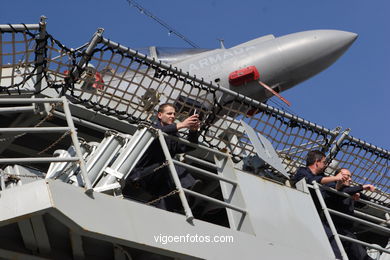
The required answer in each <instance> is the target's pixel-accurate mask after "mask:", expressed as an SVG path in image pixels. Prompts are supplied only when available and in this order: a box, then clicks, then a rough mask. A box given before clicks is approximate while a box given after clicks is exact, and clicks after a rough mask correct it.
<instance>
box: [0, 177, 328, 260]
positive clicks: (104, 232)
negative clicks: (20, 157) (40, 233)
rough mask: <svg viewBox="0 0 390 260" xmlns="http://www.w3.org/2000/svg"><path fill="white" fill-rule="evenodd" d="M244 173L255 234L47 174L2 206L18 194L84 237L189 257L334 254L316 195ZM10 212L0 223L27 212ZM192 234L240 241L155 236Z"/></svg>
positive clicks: (25, 205) (23, 203)
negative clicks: (48, 177) (191, 218)
mask: <svg viewBox="0 0 390 260" xmlns="http://www.w3.org/2000/svg"><path fill="white" fill-rule="evenodd" d="M237 176H238V177H237V178H238V181H239V183H240V186H241V187H242V192H243V196H244V199H245V201H246V204H247V208H248V210H249V215H250V218H251V220H252V224H253V225H254V229H255V233H256V235H255V236H254V235H251V234H247V233H245V232H239V231H234V230H232V229H228V228H225V227H222V226H218V225H214V224H211V223H207V222H204V221H199V220H196V219H195V220H194V221H193V224H190V223H188V222H187V221H186V220H185V216H184V215H180V214H177V213H171V212H167V211H164V210H160V209H157V208H154V207H151V206H146V205H143V204H140V203H136V202H132V201H129V200H121V199H118V198H115V197H112V196H109V195H105V194H100V193H93V194H92V195H88V194H85V192H84V189H82V188H79V187H75V186H72V185H69V184H65V183H62V182H60V181H57V180H46V182H47V184H46V182H45V181H44V180H42V181H37V182H34V183H30V184H27V185H23V186H22V187H17V188H13V189H9V190H7V191H4V192H2V194H4V193H6V192H7V193H8V194H7V196H2V197H1V199H0V207H1V208H4V205H11V202H12V201H14V199H13V198H14V197H18V198H19V200H20V201H19V202H18V207H20V208H22V209H24V210H23V212H24V213H26V214H28V213H41V214H43V213H44V212H47V213H49V214H51V215H52V216H54V217H56V218H57V219H58V220H59V221H60V222H62V223H63V224H65V225H66V226H68V227H69V228H71V229H73V230H74V231H75V232H78V233H79V234H80V235H82V236H89V237H93V238H96V239H101V240H105V241H109V242H111V243H115V244H120V245H123V246H127V247H133V248H138V249H142V250H147V251H150V252H155V253H159V254H162V255H166V256H172V257H180V258H182V259H198V258H202V259H240V258H242V257H243V255H242V254H243V252H245V258H246V259H258V257H259V254H261V257H262V258H263V259H297V260H298V259H299V260H302V259H303V260H305V259H307V260H312V259H313V258H315V259H332V257H330V256H331V255H332V252H331V249H330V246H329V244H327V240H326V236H325V233H324V232H323V230H322V226H321V224H320V222H319V218H318V216H317V215H316V212H315V208H314V205H313V202H312V201H311V198H310V195H308V194H305V193H302V192H299V191H296V190H293V189H289V188H286V187H284V186H281V185H278V184H275V183H272V182H269V181H265V180H263V179H261V178H259V177H256V176H254V175H250V174H246V173H244V172H238V174H237ZM21 188H23V189H26V190H25V191H22V190H21ZM47 190H49V191H50V193H48V192H47ZM34 194H39V195H40V199H39V200H38V199H37V198H35V199H36V200H37V202H38V203H35V202H34V201H33V200H31V199H29V198H30V197H34ZM65 194H66V196H65ZM254 194H257V196H254ZM270 196H272V197H271V198H270ZM48 201H51V202H52V205H53V208H51V209H50V210H46V211H42V208H43V206H44V205H46V204H45V203H42V202H48ZM10 209H12V207H10ZM80 209H82V210H80ZM8 211H9V213H8V214H6V215H7V216H8V219H4V217H5V213H4V211H3V210H1V211H0V214H1V216H2V218H1V220H2V221H0V225H4V224H6V223H8V222H11V221H18V218H17V216H16V215H20V213H21V210H18V211H16V213H17V214H16V215H13V214H11V213H12V212H14V211H13V210H11V211H10V210H8ZM14 213H15V212H14ZM321 232H322V233H321ZM187 234H188V235H189V236H191V237H199V236H206V235H209V236H214V235H230V236H233V239H234V241H233V243H218V245H217V246H216V244H215V243H199V242H198V243H190V242H183V243H167V244H162V243H161V242H156V240H155V238H156V237H158V236H160V235H162V236H175V235H177V236H180V235H181V236H186V235H187ZM298 234H299V239H298V237H297V235H298ZM307 244H310V248H307V246H306V245H307Z"/></svg>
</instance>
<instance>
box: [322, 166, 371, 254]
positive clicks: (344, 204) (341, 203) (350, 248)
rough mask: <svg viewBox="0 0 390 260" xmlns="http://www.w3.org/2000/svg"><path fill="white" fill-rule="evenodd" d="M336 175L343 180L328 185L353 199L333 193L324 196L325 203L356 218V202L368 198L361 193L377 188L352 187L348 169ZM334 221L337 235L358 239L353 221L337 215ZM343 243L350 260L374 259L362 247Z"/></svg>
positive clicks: (346, 242) (366, 185) (339, 171)
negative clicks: (353, 229)
mask: <svg viewBox="0 0 390 260" xmlns="http://www.w3.org/2000/svg"><path fill="white" fill-rule="evenodd" d="M335 174H341V175H342V176H343V178H342V180H339V181H337V182H333V183H329V184H327V186H329V187H331V188H334V189H336V190H338V191H340V192H345V193H347V194H349V195H351V197H349V198H346V197H342V196H340V195H338V194H335V193H333V192H326V193H325V196H324V199H325V202H326V204H327V206H328V208H331V209H333V210H336V211H339V212H341V213H344V214H347V215H351V216H354V209H355V200H358V199H359V198H361V197H366V196H365V195H364V194H360V192H361V191H363V190H369V191H371V192H373V191H374V190H375V187H374V186H373V185H371V184H364V185H359V186H353V187H351V181H352V179H351V177H352V174H351V172H350V171H349V170H348V169H345V168H341V169H338V170H337V171H336V173H335ZM332 219H333V222H334V224H335V226H336V229H337V233H339V234H341V235H344V236H347V237H350V238H353V239H357V238H356V236H355V234H354V233H353V232H352V228H353V222H352V221H351V220H348V219H346V218H343V217H340V216H337V215H332ZM330 239H331V241H330V242H331V243H332V242H333V241H332V239H333V237H331V238H330ZM342 243H343V246H344V249H345V252H346V253H347V255H348V258H349V259H356V260H372V258H371V257H369V256H368V255H367V250H366V249H365V248H364V247H363V246H362V245H359V244H356V243H352V242H349V241H344V240H342ZM335 254H336V257H339V258H341V255H340V253H339V252H335Z"/></svg>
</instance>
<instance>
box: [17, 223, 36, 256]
mask: <svg viewBox="0 0 390 260" xmlns="http://www.w3.org/2000/svg"><path fill="white" fill-rule="evenodd" d="M18 227H19V231H20V234H21V236H22V239H23V243H24V246H25V247H26V248H27V249H29V250H31V251H32V252H33V253H34V252H35V253H36V252H37V251H38V245H37V241H36V239H35V236H34V231H33V228H32V225H31V222H30V219H24V220H21V221H19V222H18Z"/></svg>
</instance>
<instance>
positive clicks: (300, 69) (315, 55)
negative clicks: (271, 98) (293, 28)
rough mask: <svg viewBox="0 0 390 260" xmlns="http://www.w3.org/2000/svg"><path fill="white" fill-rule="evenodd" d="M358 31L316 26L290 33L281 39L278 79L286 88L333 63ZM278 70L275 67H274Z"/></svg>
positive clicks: (279, 41) (355, 36)
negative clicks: (315, 27)
mask: <svg viewBox="0 0 390 260" xmlns="http://www.w3.org/2000/svg"><path fill="white" fill-rule="evenodd" d="M357 36H358V35H357V34H356V33H352V32H346V31H338V30H315V31H305V32H299V33H294V34H289V35H286V36H283V37H280V38H277V40H278V52H279V59H280V60H279V61H280V62H281V64H283V65H282V67H283V69H282V71H281V70H280V66H279V73H275V74H274V75H276V74H279V76H278V81H279V82H284V84H283V85H284V87H283V89H287V88H289V87H291V86H293V85H295V84H297V83H299V82H301V81H304V80H306V79H308V78H309V77H311V76H313V75H315V74H317V73H319V72H321V71H322V70H324V69H325V68H327V67H329V66H330V65H331V64H333V63H334V62H335V61H336V60H337V59H338V58H339V57H340V56H341V55H342V54H343V53H344V52H345V51H346V50H347V49H348V48H349V47H350V46H351V44H352V43H353V42H354V41H355V40H356V38H357ZM274 72H276V71H274Z"/></svg>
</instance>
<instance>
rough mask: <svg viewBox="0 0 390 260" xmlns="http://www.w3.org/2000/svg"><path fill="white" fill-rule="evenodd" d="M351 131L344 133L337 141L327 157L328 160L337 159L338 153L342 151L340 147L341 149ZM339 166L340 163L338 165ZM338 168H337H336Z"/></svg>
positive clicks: (346, 130)
mask: <svg viewBox="0 0 390 260" xmlns="http://www.w3.org/2000/svg"><path fill="white" fill-rule="evenodd" d="M350 131H351V129H349V128H347V129H345V130H344V131H343V133H342V134H341V136H340V138H339V139H337V141H336V143H335V144H334V145H333V146H332V148H331V150H330V152H329V154H328V155H327V157H326V159H327V160H329V159H331V160H333V158H335V156H336V154H337V152H338V151H339V150H340V147H341V144H342V142H343V141H344V139H345V138H346V137H347V136H348V135H349V132H350ZM331 145H332V143H331ZM337 164H338V163H337ZM336 166H337V165H336ZM336 168H337V167H336Z"/></svg>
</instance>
